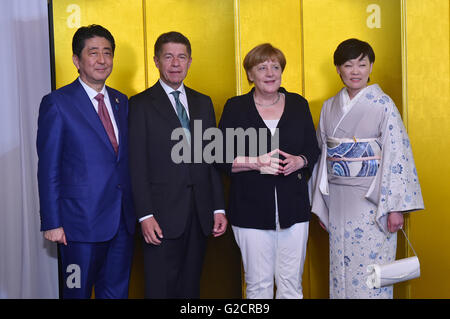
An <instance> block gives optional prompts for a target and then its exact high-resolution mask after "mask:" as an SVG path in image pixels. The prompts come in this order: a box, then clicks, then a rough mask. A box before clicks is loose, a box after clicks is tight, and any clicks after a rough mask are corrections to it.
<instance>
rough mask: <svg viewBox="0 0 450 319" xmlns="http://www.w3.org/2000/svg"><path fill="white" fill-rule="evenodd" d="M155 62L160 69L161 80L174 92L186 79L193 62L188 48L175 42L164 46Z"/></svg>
mask: <svg viewBox="0 0 450 319" xmlns="http://www.w3.org/2000/svg"><path fill="white" fill-rule="evenodd" d="M153 60H154V61H155V65H156V67H157V68H158V69H159V76H160V78H161V80H162V81H163V82H164V83H166V84H167V85H168V86H170V87H171V88H172V89H174V90H176V89H178V88H179V87H180V85H181V83H182V82H183V80H184V79H185V78H186V75H187V71H188V70H189V67H190V66H191V62H192V58H191V57H190V56H189V54H188V52H187V49H186V46H185V45H184V44H181V43H173V42H169V43H166V44H164V45H163V46H162V50H161V53H160V54H159V56H155V57H154V58H153Z"/></svg>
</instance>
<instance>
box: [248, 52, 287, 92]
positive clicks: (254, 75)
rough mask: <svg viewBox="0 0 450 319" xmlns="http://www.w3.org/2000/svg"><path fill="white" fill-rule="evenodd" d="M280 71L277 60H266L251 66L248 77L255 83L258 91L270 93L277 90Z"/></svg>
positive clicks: (279, 84) (279, 83)
mask: <svg viewBox="0 0 450 319" xmlns="http://www.w3.org/2000/svg"><path fill="white" fill-rule="evenodd" d="M282 72H283V71H282V70H281V65H280V63H279V62H278V60H276V59H275V60H266V61H264V62H262V63H259V64H257V65H255V66H254V67H252V68H251V69H250V71H249V72H248V78H249V79H250V81H252V82H253V83H254V84H255V90H257V91H258V93H262V94H270V93H275V92H278V89H279V88H280V86H281V73H282Z"/></svg>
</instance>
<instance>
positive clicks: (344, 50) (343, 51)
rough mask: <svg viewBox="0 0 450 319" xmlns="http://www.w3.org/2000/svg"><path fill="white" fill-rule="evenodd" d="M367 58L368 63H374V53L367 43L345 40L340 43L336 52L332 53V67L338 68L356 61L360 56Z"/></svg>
mask: <svg viewBox="0 0 450 319" xmlns="http://www.w3.org/2000/svg"><path fill="white" fill-rule="evenodd" d="M361 54H362V57H361V59H363V58H364V57H366V56H367V57H368V58H369V62H370V63H373V62H375V53H374V52H373V49H372V47H371V46H370V44H369V43H367V42H364V41H361V40H358V39H347V40H345V41H343V42H341V43H340V44H339V45H338V47H337V48H336V51H334V56H333V58H334V65H336V66H339V65H342V64H344V63H345V62H347V61H348V60H352V59H356V58H357V57H359V56H361Z"/></svg>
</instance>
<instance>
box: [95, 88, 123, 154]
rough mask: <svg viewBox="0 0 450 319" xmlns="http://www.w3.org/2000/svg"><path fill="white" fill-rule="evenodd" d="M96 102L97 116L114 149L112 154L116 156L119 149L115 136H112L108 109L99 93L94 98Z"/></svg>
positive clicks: (112, 129)
mask: <svg viewBox="0 0 450 319" xmlns="http://www.w3.org/2000/svg"><path fill="white" fill-rule="evenodd" d="M95 99H96V100H97V101H98V116H99V117H100V120H101V121H102V123H103V126H104V127H105V130H106V134H108V137H109V140H110V142H111V144H112V146H113V148H114V152H116V154H117V150H118V148H119V144H117V140H116V134H114V127H113V125H112V122H111V118H110V117H109V113H108V109H107V108H106V104H105V101H104V100H103V94H101V93H99V94H97V96H96V97H95Z"/></svg>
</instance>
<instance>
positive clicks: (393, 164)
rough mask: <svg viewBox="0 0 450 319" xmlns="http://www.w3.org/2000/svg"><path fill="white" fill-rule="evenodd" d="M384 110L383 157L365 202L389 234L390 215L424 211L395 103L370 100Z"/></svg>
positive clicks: (407, 139)
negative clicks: (369, 205)
mask: <svg viewBox="0 0 450 319" xmlns="http://www.w3.org/2000/svg"><path fill="white" fill-rule="evenodd" d="M373 103H379V104H381V105H382V106H383V109H384V118H383V121H382V123H381V125H380V130H381V136H380V139H381V143H382V155H381V161H380V166H379V168H378V172H377V175H376V177H375V179H374V181H373V182H372V184H371V185H370V188H369V190H368V192H367V194H366V198H367V199H368V200H369V201H371V202H372V203H373V204H375V205H376V206H377V212H376V222H377V224H378V226H379V227H380V228H381V229H382V230H383V231H384V232H385V233H386V234H388V230H387V216H388V214H389V212H392V211H400V212H404V213H406V212H411V211H415V210H420V209H423V208H424V203H423V198H422V192H421V188H420V184H419V178H418V176H417V171H416V167H415V164H414V158H413V154H412V149H411V143H410V141H409V137H408V134H407V133H406V129H405V126H404V125H403V122H402V118H401V116H400V113H399V112H398V110H397V107H396V106H395V104H394V102H393V101H392V100H391V99H390V98H389V97H388V96H387V95H381V96H379V97H376V98H375V99H374V100H373Z"/></svg>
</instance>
